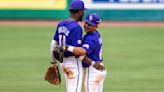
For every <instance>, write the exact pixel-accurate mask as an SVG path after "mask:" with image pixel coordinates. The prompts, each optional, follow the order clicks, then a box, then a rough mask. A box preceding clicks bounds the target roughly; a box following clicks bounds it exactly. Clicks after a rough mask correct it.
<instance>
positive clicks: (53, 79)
mask: <svg viewBox="0 0 164 92" xmlns="http://www.w3.org/2000/svg"><path fill="white" fill-rule="evenodd" d="M45 80H46V81H48V82H49V83H51V84H54V85H58V84H60V83H61V75H60V72H59V68H58V66H57V64H51V66H50V67H49V68H48V70H47V72H46V74H45Z"/></svg>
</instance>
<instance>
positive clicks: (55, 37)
mask: <svg viewBox="0 0 164 92" xmlns="http://www.w3.org/2000/svg"><path fill="white" fill-rule="evenodd" d="M54 40H56V41H58V26H57V28H56V32H55V34H54Z"/></svg>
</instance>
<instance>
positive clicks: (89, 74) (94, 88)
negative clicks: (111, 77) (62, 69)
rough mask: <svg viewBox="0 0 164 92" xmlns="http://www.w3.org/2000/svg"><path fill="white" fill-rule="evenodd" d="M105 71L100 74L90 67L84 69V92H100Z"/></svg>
mask: <svg viewBox="0 0 164 92" xmlns="http://www.w3.org/2000/svg"><path fill="white" fill-rule="evenodd" d="M105 76H106V70H105V71H103V72H101V71H99V70H96V69H95V68H93V67H92V66H90V67H89V68H86V72H85V80H84V90H85V92H102V90H103V82H104V79H105Z"/></svg>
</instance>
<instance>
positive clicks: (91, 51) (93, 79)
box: [67, 13, 106, 92]
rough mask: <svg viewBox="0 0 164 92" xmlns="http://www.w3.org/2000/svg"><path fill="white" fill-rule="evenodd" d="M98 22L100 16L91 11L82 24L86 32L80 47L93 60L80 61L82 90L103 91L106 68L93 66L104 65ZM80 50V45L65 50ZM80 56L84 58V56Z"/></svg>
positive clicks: (88, 91)
mask: <svg viewBox="0 0 164 92" xmlns="http://www.w3.org/2000/svg"><path fill="white" fill-rule="evenodd" d="M100 22H101V19H100V17H99V16H98V15H96V14H95V13H92V14H89V15H88V16H87V18H86V20H85V24H84V30H85V32H86V33H87V34H86V35H85V36H84V38H83V42H82V48H84V49H85V50H86V52H85V53H86V56H87V57H89V58H90V59H91V60H93V61H92V62H89V63H88V62H86V61H85V60H84V61H83V62H82V63H83V67H85V78H84V92H102V91H103V82H104V79H105V76H106V70H105V68H103V67H100V68H97V67H95V64H96V65H98V64H100V65H102V66H104V65H103V63H102V62H103V58H102V39H101V37H100V33H99V32H98V31H97V28H98V24H99V23H100ZM80 50H81V48H80V47H74V46H67V51H70V52H73V53H75V54H79V53H80ZM81 57H82V58H84V56H81ZM100 65H98V66H100Z"/></svg>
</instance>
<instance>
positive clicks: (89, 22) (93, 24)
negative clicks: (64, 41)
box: [84, 20, 96, 26]
mask: <svg viewBox="0 0 164 92" xmlns="http://www.w3.org/2000/svg"><path fill="white" fill-rule="evenodd" d="M84 21H85V22H87V23H88V24H90V25H92V26H95V25H96V24H95V23H92V22H91V21H89V20H84Z"/></svg>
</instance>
